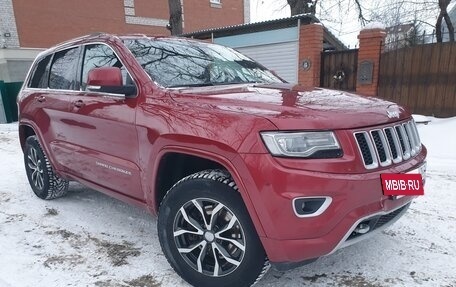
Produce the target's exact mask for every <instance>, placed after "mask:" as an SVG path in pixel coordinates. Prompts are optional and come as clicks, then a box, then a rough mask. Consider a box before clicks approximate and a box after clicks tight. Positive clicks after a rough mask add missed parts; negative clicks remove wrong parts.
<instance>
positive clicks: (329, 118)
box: [171, 84, 411, 130]
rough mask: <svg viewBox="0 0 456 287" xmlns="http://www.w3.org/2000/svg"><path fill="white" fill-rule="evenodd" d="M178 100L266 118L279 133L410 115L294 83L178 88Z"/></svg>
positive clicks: (369, 99)
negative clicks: (281, 131)
mask: <svg viewBox="0 0 456 287" xmlns="http://www.w3.org/2000/svg"><path fill="white" fill-rule="evenodd" d="M171 96H172V97H173V99H174V100H176V101H179V102H182V101H186V102H188V104H190V105H191V104H194V105H201V106H202V107H205V108H214V109H221V110H225V111H232V112H238V113H246V114H251V115H255V116H261V117H264V118H266V119H268V120H270V121H271V122H272V123H273V124H274V125H275V126H277V128H278V129H280V130H297V129H347V128H358V127H366V126H373V125H379V124H385V123H389V122H396V121H398V120H401V119H405V118H408V117H410V116H411V115H410V113H409V112H408V111H406V110H405V109H404V108H402V107H400V106H398V105H396V104H395V103H392V102H389V101H385V100H382V99H378V98H373V97H366V96H360V95H356V94H353V93H349V92H344V91H337V90H330V89H322V88H315V89H305V88H302V87H300V86H294V85H291V84H270V85H264V84H261V85H259V84H248V85H246V84H244V85H230V86H210V87H192V88H185V89H175V90H173V92H172V93H171Z"/></svg>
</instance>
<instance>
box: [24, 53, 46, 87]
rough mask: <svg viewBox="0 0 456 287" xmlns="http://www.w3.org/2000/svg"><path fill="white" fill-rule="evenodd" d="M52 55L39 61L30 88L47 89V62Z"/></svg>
mask: <svg viewBox="0 0 456 287" xmlns="http://www.w3.org/2000/svg"><path fill="white" fill-rule="evenodd" d="M51 57H52V55H49V56H46V57H45V58H44V59H41V60H40V61H39V62H38V64H36V66H35V70H34V71H33V75H32V78H31V80H30V83H29V87H30V88H47V85H48V78H49V62H50V61H51Z"/></svg>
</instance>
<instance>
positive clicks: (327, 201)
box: [291, 196, 332, 218]
mask: <svg viewBox="0 0 456 287" xmlns="http://www.w3.org/2000/svg"><path fill="white" fill-rule="evenodd" d="M312 198H316V199H320V198H324V199H325V202H323V204H322V205H321V206H320V208H319V209H317V211H315V212H314V213H311V214H298V212H296V209H295V201H296V200H298V199H312ZM331 203H332V197H330V196H305V197H296V198H293V201H292V202H291V206H292V208H293V212H294V214H295V215H296V216H297V217H299V218H306V217H316V216H319V215H321V214H322V213H323V212H325V210H326V209H328V207H329V206H330V205H331Z"/></svg>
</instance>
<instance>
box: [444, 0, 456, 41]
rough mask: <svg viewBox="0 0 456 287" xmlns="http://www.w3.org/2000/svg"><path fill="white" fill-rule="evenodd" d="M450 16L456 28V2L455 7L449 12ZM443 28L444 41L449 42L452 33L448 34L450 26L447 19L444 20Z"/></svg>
mask: <svg viewBox="0 0 456 287" xmlns="http://www.w3.org/2000/svg"><path fill="white" fill-rule="evenodd" d="M448 16H450V20H451V24H453V27H454V28H455V29H456V3H455V4H454V5H453V8H451V10H450V11H449V12H448ZM442 29H443V33H442V34H443V35H442V38H443V42H448V41H449V40H450V35H449V34H448V26H447V24H446V22H445V20H443V25H442Z"/></svg>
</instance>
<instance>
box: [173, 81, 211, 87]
mask: <svg viewBox="0 0 456 287" xmlns="http://www.w3.org/2000/svg"><path fill="white" fill-rule="evenodd" d="M213 85H214V83H210V82H209V83H197V84H181V85H171V86H168V87H167V88H187V87H207V86H213Z"/></svg>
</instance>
